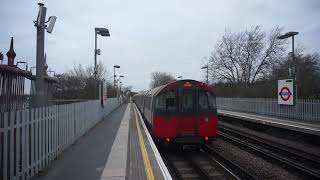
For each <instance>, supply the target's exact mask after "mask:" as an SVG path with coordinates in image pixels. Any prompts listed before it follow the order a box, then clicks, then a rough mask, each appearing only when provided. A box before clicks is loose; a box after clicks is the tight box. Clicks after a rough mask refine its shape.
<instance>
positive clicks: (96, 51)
mask: <svg viewBox="0 0 320 180" xmlns="http://www.w3.org/2000/svg"><path fill="white" fill-rule="evenodd" d="M97 34H99V35H100V36H110V33H109V30H108V29H106V28H94V77H95V78H96V77H97V55H100V53H101V52H100V49H97Z"/></svg>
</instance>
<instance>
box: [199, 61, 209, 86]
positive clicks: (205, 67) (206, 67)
mask: <svg viewBox="0 0 320 180" xmlns="http://www.w3.org/2000/svg"><path fill="white" fill-rule="evenodd" d="M201 69H207V84H209V67H208V65H206V66H203V67H202V68H201Z"/></svg>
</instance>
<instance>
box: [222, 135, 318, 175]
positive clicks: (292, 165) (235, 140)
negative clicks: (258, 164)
mask: <svg viewBox="0 0 320 180" xmlns="http://www.w3.org/2000/svg"><path fill="white" fill-rule="evenodd" d="M219 135H220V137H221V138H224V139H226V140H228V141H230V142H231V143H233V144H235V145H238V146H242V147H245V148H247V149H249V150H251V151H253V152H256V153H259V154H260V155H262V156H264V157H265V158H266V159H269V160H273V161H276V162H278V163H279V162H280V163H282V164H285V165H286V167H287V168H290V169H291V170H298V171H300V172H301V173H303V174H305V175H306V176H308V177H310V178H315V179H319V178H320V174H319V173H318V172H316V171H314V170H312V169H309V168H307V167H304V166H303V165H301V164H298V163H296V162H294V161H292V160H289V159H286V158H284V157H282V156H279V155H278V154H275V153H273V152H270V151H267V150H265V149H263V148H259V147H257V145H252V144H250V143H248V142H246V141H244V140H242V139H241V138H235V137H233V136H230V135H227V134H225V133H223V132H220V134H219Z"/></svg>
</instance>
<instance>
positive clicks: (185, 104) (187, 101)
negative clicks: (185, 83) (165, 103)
mask: <svg viewBox="0 0 320 180" xmlns="http://www.w3.org/2000/svg"><path fill="white" fill-rule="evenodd" d="M192 109H193V91H192V90H183V94H182V110H183V111H188V110H192Z"/></svg>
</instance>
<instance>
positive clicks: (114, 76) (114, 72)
mask: <svg viewBox="0 0 320 180" xmlns="http://www.w3.org/2000/svg"><path fill="white" fill-rule="evenodd" d="M116 68H120V66H119V65H114V66H113V88H114V90H116V77H117V76H116Z"/></svg>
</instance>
